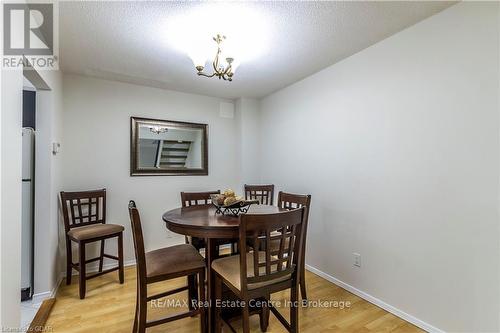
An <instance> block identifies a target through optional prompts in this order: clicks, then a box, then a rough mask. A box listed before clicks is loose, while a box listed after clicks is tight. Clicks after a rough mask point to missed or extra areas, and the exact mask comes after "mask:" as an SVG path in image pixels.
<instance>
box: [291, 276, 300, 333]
mask: <svg viewBox="0 0 500 333" xmlns="http://www.w3.org/2000/svg"><path fill="white" fill-rule="evenodd" d="M298 299H299V290H298V289H297V285H296V283H294V284H293V285H292V288H290V301H291V303H292V304H291V306H290V328H291V330H290V333H298V331H299V307H298V304H297V302H298Z"/></svg>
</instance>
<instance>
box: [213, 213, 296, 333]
mask: <svg viewBox="0 0 500 333" xmlns="http://www.w3.org/2000/svg"><path fill="white" fill-rule="evenodd" d="M304 210H305V208H297V209H294V210H290V211H283V212H280V213H276V214H242V215H240V240H239V246H240V248H241V251H240V254H239V255H235V256H230V257H226V258H220V259H216V260H214V261H213V262H212V269H213V271H214V272H215V297H216V300H217V299H221V297H222V288H223V285H224V286H226V287H228V288H229V289H230V290H231V291H232V292H233V293H234V294H235V295H236V296H237V297H238V298H239V299H241V300H242V301H243V302H242V303H241V304H242V317H243V332H244V333H248V332H250V326H249V325H250V324H249V316H250V308H249V302H250V300H252V299H259V298H265V299H267V300H269V299H270V295H271V294H272V293H275V292H279V291H282V290H286V289H290V294H291V295H290V296H291V297H290V301H291V305H290V322H288V321H287V320H286V319H285V318H284V317H283V315H282V314H281V313H280V312H279V311H278V310H277V309H276V308H275V307H273V306H272V304H271V303H268V306H269V310H271V312H272V313H273V314H274V315H275V316H276V317H277V318H278V320H279V321H280V322H281V323H282V324H283V326H285V328H286V329H287V330H288V331H289V332H293V333H295V332H298V327H299V326H298V325H299V323H298V321H299V316H298V304H297V300H298V282H299V280H298V275H299V269H298V268H299V263H300V262H301V260H302V236H303V221H304ZM262 237H264V238H262ZM263 239H264V240H265V242H266V244H267V245H266V247H265V249H264V250H263V251H247V250H248V248H247V242H248V241H250V243H252V244H256V246H255V248H259V242H260V241H262V240H263ZM273 241H278V242H279V248H278V249H277V250H272V249H271V242H273ZM222 323H224V324H226V325H228V326H229V328H230V329H231V330H232V331H233V332H234V328H232V327H231V325H230V323H229V321H228V320H227V318H225V317H224V316H223V313H222V312H221V308H220V307H216V308H215V328H216V330H215V332H216V333H220V332H222ZM261 325H262V324H261Z"/></svg>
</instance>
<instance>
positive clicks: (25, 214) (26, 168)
mask: <svg viewBox="0 0 500 333" xmlns="http://www.w3.org/2000/svg"><path fill="white" fill-rule="evenodd" d="M34 177H35V131H34V130H33V129H32V128H23V162H22V212H21V300H23V301H24V300H27V299H31V298H32V296H33V268H34V261H33V259H34V258H33V257H34V247H33V244H34V207H35V206H34V194H35V188H34V185H35V178H34Z"/></svg>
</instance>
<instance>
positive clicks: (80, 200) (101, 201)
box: [60, 189, 124, 299]
mask: <svg viewBox="0 0 500 333" xmlns="http://www.w3.org/2000/svg"><path fill="white" fill-rule="evenodd" d="M60 195H61V205H62V212H63V219H64V230H65V235H66V284H67V285H70V284H71V274H72V272H73V269H75V270H77V271H78V272H79V283H80V286H79V287H80V299H84V298H85V292H86V281H87V280H88V279H92V278H95V277H98V276H100V275H103V274H106V273H109V272H113V271H116V270H118V277H119V279H120V283H123V281H124V275H123V230H124V228H123V226H121V225H117V224H106V190H105V189H102V190H94V191H83V192H64V191H62V192H61V194H60ZM114 237H117V238H118V255H117V256H113V255H110V254H107V253H104V245H105V240H106V239H110V238H114ZM98 241H100V242H101V251H100V255H99V256H98V257H95V258H92V259H87V258H86V255H85V248H86V245H87V244H89V243H93V242H98ZM72 242H75V243H77V244H78V258H79V260H78V263H73V254H72ZM104 258H109V259H114V260H117V261H118V266H117V267H113V268H110V269H106V270H103V263H104ZM95 261H99V270H98V272H97V273H94V274H91V275H88V276H87V274H86V265H87V264H89V263H91V262H95Z"/></svg>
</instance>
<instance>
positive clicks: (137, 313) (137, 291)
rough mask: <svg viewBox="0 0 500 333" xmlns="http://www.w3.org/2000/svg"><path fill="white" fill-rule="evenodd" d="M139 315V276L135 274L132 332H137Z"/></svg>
mask: <svg viewBox="0 0 500 333" xmlns="http://www.w3.org/2000/svg"><path fill="white" fill-rule="evenodd" d="M138 316H139V276H137V290H136V293H135V314H134V328H133V329H132V333H137V324H138V323H137V317H138Z"/></svg>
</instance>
